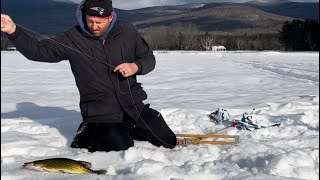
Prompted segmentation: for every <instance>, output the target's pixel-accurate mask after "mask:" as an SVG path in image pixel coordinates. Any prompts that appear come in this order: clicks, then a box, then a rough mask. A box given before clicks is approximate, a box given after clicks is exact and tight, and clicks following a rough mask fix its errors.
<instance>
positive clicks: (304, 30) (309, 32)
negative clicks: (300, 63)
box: [279, 19, 320, 51]
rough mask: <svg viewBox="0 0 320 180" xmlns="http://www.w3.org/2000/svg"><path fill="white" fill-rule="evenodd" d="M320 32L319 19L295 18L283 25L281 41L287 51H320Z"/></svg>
mask: <svg viewBox="0 0 320 180" xmlns="http://www.w3.org/2000/svg"><path fill="white" fill-rule="evenodd" d="M319 32H320V25H319V21H318V20H310V19H307V20H305V21H302V20H299V19H294V20H293V21H292V22H288V21H287V22H285V23H284V25H283V26H282V29H281V31H280V37H279V42H280V43H281V45H282V47H284V49H285V50H286V51H319Z"/></svg>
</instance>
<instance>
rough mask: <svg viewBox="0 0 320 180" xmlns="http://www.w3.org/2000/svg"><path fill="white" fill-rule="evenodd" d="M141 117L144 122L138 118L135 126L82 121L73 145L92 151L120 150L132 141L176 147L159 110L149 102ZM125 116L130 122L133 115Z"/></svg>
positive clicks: (175, 140)
mask: <svg viewBox="0 0 320 180" xmlns="http://www.w3.org/2000/svg"><path fill="white" fill-rule="evenodd" d="M141 117H142V120H143V121H144V122H143V121H142V120H141V119H139V120H138V121H137V122H136V123H135V125H133V124H130V123H113V124H110V123H81V124H80V126H79V129H78V132H77V135H76V137H75V138H74V139H73V141H72V143H71V147H72V148H86V149H88V150H89V151H90V152H94V151H119V150H126V149H128V148H129V147H132V146H133V145H134V143H133V140H141V141H148V142H150V143H151V144H153V145H155V146H157V147H159V146H163V147H166V148H174V147H175V146H176V142H177V139H176V135H175V134H174V133H173V132H172V131H171V129H170V128H169V127H168V125H167V124H166V122H165V121H164V119H163V117H162V115H161V114H160V113H159V112H158V111H156V110H154V109H152V108H149V106H148V105H146V106H145V107H144V109H143V111H142V113H141ZM124 118H127V119H125V120H127V121H128V118H130V117H129V116H125V117H124ZM130 120H131V119H130ZM130 120H129V121H130ZM131 121H132V120H131Z"/></svg>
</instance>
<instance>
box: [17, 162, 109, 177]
mask: <svg viewBox="0 0 320 180" xmlns="http://www.w3.org/2000/svg"><path fill="white" fill-rule="evenodd" d="M22 167H24V168H27V169H33V170H37V171H45V172H60V173H72V174H106V173H107V171H106V170H97V171H94V170H91V169H90V168H91V163H90V162H86V161H76V160H72V159H68V158H52V159H43V160H37V161H32V162H26V163H24V164H23V165H22Z"/></svg>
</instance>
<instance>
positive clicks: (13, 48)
mask: <svg viewBox="0 0 320 180" xmlns="http://www.w3.org/2000/svg"><path fill="white" fill-rule="evenodd" d="M16 50H17V48H16V47H14V46H12V47H8V48H7V51H16Z"/></svg>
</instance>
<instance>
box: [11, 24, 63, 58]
mask: <svg viewBox="0 0 320 180" xmlns="http://www.w3.org/2000/svg"><path fill="white" fill-rule="evenodd" d="M8 39H9V40H10V41H11V42H12V44H13V45H14V46H15V47H16V48H17V50H18V51H19V52H20V53H21V54H23V55H24V56H25V57H26V58H27V59H29V60H33V61H40V62H60V61H62V60H65V59H67V57H66V54H67V51H66V47H65V46H63V45H62V44H64V43H63V41H62V40H63V39H62V36H59V37H56V38H51V39H44V40H40V41H39V40H37V39H36V38H33V37H31V36H29V35H28V34H27V33H25V32H24V31H23V30H22V29H21V28H20V27H19V26H17V29H16V31H15V32H14V33H12V34H8Z"/></svg>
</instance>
